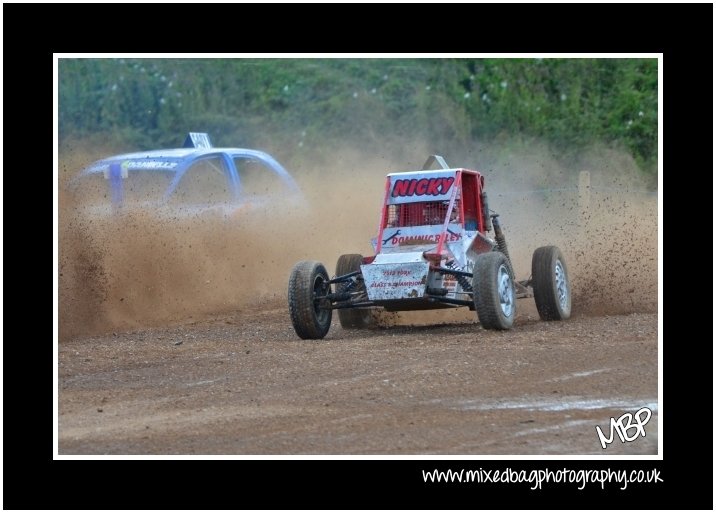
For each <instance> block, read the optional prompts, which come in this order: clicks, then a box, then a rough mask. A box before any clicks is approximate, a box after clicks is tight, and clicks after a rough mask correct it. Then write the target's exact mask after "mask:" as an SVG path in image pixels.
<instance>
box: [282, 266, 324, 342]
mask: <svg viewBox="0 0 716 513" xmlns="http://www.w3.org/2000/svg"><path fill="white" fill-rule="evenodd" d="M328 280H329V278H328V273H327V272H326V268H325V267H324V266H323V264H321V263H320V262H311V261H304V262H299V263H297V264H296V265H295V266H294V267H293V270H292V271H291V277H290V278H289V280H288V310H289V313H290V314H291V323H292V324H293V329H294V330H296V334H297V335H298V336H299V337H301V338H302V339H318V338H323V337H325V336H326V333H328V330H329V328H330V327H331V317H332V315H333V310H331V309H329V308H322V306H321V303H322V302H323V301H326V300H323V301H322V300H319V299H317V298H320V297H321V296H325V295H326V294H330V293H331V285H330V283H328Z"/></svg>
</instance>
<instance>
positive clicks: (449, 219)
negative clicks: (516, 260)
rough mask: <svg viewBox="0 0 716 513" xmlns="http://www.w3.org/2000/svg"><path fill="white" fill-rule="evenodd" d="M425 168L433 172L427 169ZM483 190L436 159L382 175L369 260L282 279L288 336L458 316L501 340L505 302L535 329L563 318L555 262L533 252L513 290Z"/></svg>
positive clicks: (298, 271) (549, 252)
mask: <svg viewBox="0 0 716 513" xmlns="http://www.w3.org/2000/svg"><path fill="white" fill-rule="evenodd" d="M435 164H437V165H439V167H440V169H431V168H432V167H435ZM484 185H485V179H484V177H483V176H482V175H481V174H480V173H479V172H477V171H471V170H468V169H462V168H449V167H448V166H447V164H446V163H445V160H444V159H443V158H442V157H440V156H437V155H433V156H431V157H430V158H429V159H428V160H427V162H426V163H425V165H424V166H423V170H421V171H411V172H407V173H391V174H389V175H388V177H387V179H386V183H385V198H384V201H383V209H382V213H381V218H380V226H379V230H378V237H377V238H376V239H374V240H373V241H372V242H373V246H374V249H375V256H370V257H363V256H361V255H358V254H348V255H341V256H340V257H339V258H338V263H337V264H336V275H335V277H333V278H330V277H329V275H328V272H327V271H326V268H325V267H324V266H323V264H321V263H320V262H315V261H302V262H299V263H297V264H296V265H295V266H294V268H293V270H292V271H291V277H290V279H289V285H288V306H289V311H290V314H291V321H292V323H293V327H294V329H295V330H296V333H297V334H298V336H299V337H301V338H303V339H320V338H323V337H324V336H325V335H326V333H328V329H329V328H330V326H331V317H332V313H333V310H338V318H339V320H340V323H341V326H342V327H344V328H366V327H369V326H370V325H371V324H373V321H374V312H375V309H377V308H383V309H385V310H387V311H393V312H394V311H405V310H425V309H437V308H455V307H460V306H467V307H469V308H470V309H471V310H477V316H478V319H479V321H480V324H481V325H482V326H483V327H484V328H487V329H497V330H506V329H510V328H511V327H512V325H513V322H514V319H515V307H516V304H515V300H516V299H517V298H523V297H534V300H535V304H536V305H537V311H538V312H539V315H540V318H541V319H543V320H562V319H566V318H568V317H569V316H570V313H571V307H572V299H571V289H570V284H569V275H568V273H567V265H566V263H565V260H564V257H563V256H562V253H561V252H560V250H559V249H558V248H557V247H555V246H543V247H540V248H537V249H536V250H535V252H534V254H533V256H532V275H531V276H530V277H529V278H528V279H526V280H521V281H517V280H516V279H515V276H514V271H513V269H512V263H511V262H510V257H509V254H508V252H507V243H506V241H505V236H504V234H503V233H502V229H501V228H500V224H499V221H498V215H497V214H494V213H493V214H490V211H489V209H488V206H487V194H486V193H485V191H484ZM490 232H493V233H494V237H490V236H489V233H490Z"/></svg>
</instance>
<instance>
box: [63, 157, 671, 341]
mask: <svg viewBox="0 0 716 513" xmlns="http://www.w3.org/2000/svg"><path fill="white" fill-rule="evenodd" d="M403 148H404V151H403V153H407V152H408V150H410V154H411V157H410V158H408V157H405V156H404V155H400V154H396V153H395V152H393V156H391V157H388V156H386V155H389V153H388V152H387V151H385V152H380V151H372V152H370V155H371V156H368V157H367V156H366V155H365V152H364V151H360V150H356V149H353V148H343V149H336V150H335V151H333V152H331V154H330V156H326V157H323V158H321V157H318V158H315V157H314V158H312V159H311V161H310V163H308V162H307V163H305V164H303V163H301V162H300V159H297V161H296V162H291V161H290V160H287V159H286V158H281V160H282V161H283V162H284V164H286V165H287V167H288V168H289V169H290V170H291V171H292V172H293V173H294V175H295V177H296V178H297V180H298V181H299V184H300V186H301V188H302V189H303V191H305V194H306V196H307V199H308V203H309V208H308V209H307V211H303V210H300V209H293V210H292V209H288V208H286V207H285V206H283V205H282V204H280V203H275V204H272V205H269V206H266V207H261V208H256V209H254V210H253V211H251V212H237V213H236V215H234V216H232V217H230V218H229V219H224V218H212V217H211V216H209V217H207V216H200V217H196V218H188V219H186V218H185V219H173V220H172V219H168V220H167V219H160V218H157V217H156V216H154V215H152V214H148V213H146V212H144V213H143V212H125V213H124V214H123V215H122V216H120V217H111V216H107V217H101V216H92V215H87V213H86V211H85V210H83V208H82V201H83V198H81V197H76V196H73V195H72V194H70V193H69V192H67V182H68V180H69V178H71V177H72V176H74V175H76V174H77V173H78V172H79V170H80V169H81V168H82V167H83V166H84V165H86V164H88V163H89V162H91V161H92V160H93V159H95V158H98V157H100V156H103V155H105V154H111V153H112V152H113V150H112V151H109V150H110V149H109V148H103V149H102V150H101V151H103V153H100V151H99V150H97V149H93V150H92V151H91V152H88V151H83V150H81V149H77V148H75V149H74V150H73V151H69V152H64V154H63V152H61V153H60V175H59V180H60V211H59V226H60V233H59V235H60V237H59V262H60V268H59V329H60V339H61V340H62V339H66V338H70V337H76V336H82V335H89V334H94V333H102V332H110V331H117V330H128V329H135V328H139V327H144V326H151V325H159V324H165V323H173V322H178V323H181V322H187V321H190V320H198V319H201V318H206V317H209V316H213V315H220V314H223V313H227V312H232V311H236V310H247V311H252V310H254V311H255V309H256V308H257V307H259V308H260V307H261V306H262V305H267V306H268V305H270V307H272V308H277V307H282V306H285V301H286V299H285V296H286V286H287V281H288V276H289V273H290V271H291V268H292V266H293V265H294V263H295V262H297V261H298V260H303V259H311V260H319V261H322V262H323V263H324V264H325V265H326V267H327V268H328V270H329V272H333V271H334V268H335V262H336V260H337V258H338V256H339V255H340V254H342V253H362V254H364V255H367V254H371V251H372V248H371V245H370V242H369V241H370V238H371V237H374V236H375V235H376V232H377V227H378V221H379V209H380V204H381V201H382V195H383V187H384V178H385V174H386V173H388V172H394V171H405V170H410V169H420V167H421V165H422V163H423V162H424V160H425V158H426V157H427V156H428V155H429V154H430V153H433V152H437V153H440V152H439V151H435V150H434V149H432V148H429V145H427V144H424V143H420V144H415V143H411V144H408V145H405V146H403ZM431 150H432V151H431ZM473 150H474V148H472V149H469V150H465V151H464V152H462V153H460V152H453V153H454V154H453V155H445V156H446V158H447V160H448V163H449V164H450V165H452V166H464V167H468V168H472V169H477V170H480V171H482V172H483V173H484V174H485V176H486V182H487V190H488V194H489V198H490V208H491V209H492V210H494V211H497V212H499V213H500V215H501V217H500V219H501V221H502V225H503V229H504V231H505V234H506V236H507V240H508V243H509V247H510V252H511V256H512V260H513V262H514V265H515V271H516V274H517V277H518V278H519V279H522V278H527V277H528V276H529V273H530V262H531V255H532V252H533V251H534V249H535V248H537V247H538V246H542V245H549V244H554V245H557V246H559V247H560V248H561V249H562V252H563V253H564V256H565V257H566V259H567V264H568V267H569V271H570V275H571V280H572V285H573V312H574V314H575V315H579V314H583V315H584V314H586V315H602V314H609V313H614V314H616V313H629V312H643V311H656V304H657V200H656V196H655V195H653V194H648V193H645V192H644V190H645V188H644V186H643V185H642V184H641V183H640V181H639V180H638V178H637V177H638V176H639V174H638V170H637V169H636V166H634V164H633V162H631V160H630V159H629V158H627V157H624V155H623V154H620V153H617V152H612V151H608V150H604V149H597V150H594V151H593V152H591V153H589V154H585V156H584V157H583V158H582V159H581V160H580V161H578V162H575V163H574V166H575V167H577V168H578V169H573V168H572V169H565V168H564V167H563V165H560V164H558V163H557V162H556V161H554V160H552V159H551V157H550V156H549V153H548V152H547V151H543V150H540V149H539V148H529V151H523V152H513V153H510V154H509V155H506V154H505V153H504V152H502V153H500V152H497V151H493V152H492V153H490V152H483V153H479V152H477V151H473ZM269 151H271V149H269ZM581 170H585V171H589V172H590V191H589V192H590V194H589V200H588V204H585V201H584V198H582V200H581V201H580V199H579V196H578V191H577V185H578V175H579V173H578V171H581ZM525 301H526V300H525ZM459 312H461V313H460V314H459V315H462V316H464V317H465V318H468V317H469V318H470V319H472V318H474V317H475V316H474V313H473V312H469V311H467V309H460V310H459ZM421 316H422V320H423V322H432V321H437V322H444V321H445V320H446V319H448V318H449V317H446V316H445V313H444V312H440V313H439V318H437V317H436V318H433V316H429V317H426V316H425V313H422V314H421Z"/></svg>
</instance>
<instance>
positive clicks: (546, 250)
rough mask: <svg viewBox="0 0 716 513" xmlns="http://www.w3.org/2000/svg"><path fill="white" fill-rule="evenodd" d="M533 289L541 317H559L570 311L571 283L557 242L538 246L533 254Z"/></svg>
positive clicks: (565, 316)
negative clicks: (556, 244)
mask: <svg viewBox="0 0 716 513" xmlns="http://www.w3.org/2000/svg"><path fill="white" fill-rule="evenodd" d="M532 289H533V290H534V294H535V305H537V312H538V313H539V316H540V319H542V320H543V321H561V320H564V319H568V318H569V316H570V315H571V314H572V287H571V286H570V284H569V274H568V273H567V264H566V263H565V261H564V257H563V256H562V252H561V251H560V250H559V248H558V247H556V246H543V247H541V248H537V249H536V250H535V252H534V254H533V255H532Z"/></svg>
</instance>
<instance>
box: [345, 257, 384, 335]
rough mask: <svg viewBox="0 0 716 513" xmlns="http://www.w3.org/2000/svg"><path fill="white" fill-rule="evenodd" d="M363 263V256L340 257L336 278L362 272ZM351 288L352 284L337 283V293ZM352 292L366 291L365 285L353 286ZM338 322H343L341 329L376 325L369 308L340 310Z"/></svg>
mask: <svg viewBox="0 0 716 513" xmlns="http://www.w3.org/2000/svg"><path fill="white" fill-rule="evenodd" d="M362 263H363V255H358V254H348V255H341V256H340V257H338V263H337V264H336V276H343V275H344V274H348V273H352V272H355V271H360V266H361V264H362ZM349 286H351V283H337V284H336V293H337V294H338V293H341V292H345V291H346V288H348V287H349ZM350 290H351V291H352V292H362V291H365V283H363V281H359V282H358V284H357V285H354V286H352V287H351V289H350ZM338 320H339V321H340V322H341V327H343V328H346V329H362V328H369V327H370V326H372V325H373V324H374V323H375V321H374V318H373V311H372V310H370V309H367V308H347V309H343V308H342V309H339V310H338Z"/></svg>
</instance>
